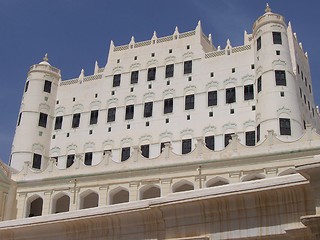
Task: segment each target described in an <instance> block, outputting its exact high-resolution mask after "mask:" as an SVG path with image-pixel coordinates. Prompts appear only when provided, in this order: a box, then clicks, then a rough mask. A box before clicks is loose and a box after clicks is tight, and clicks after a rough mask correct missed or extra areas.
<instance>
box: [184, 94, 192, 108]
mask: <svg viewBox="0 0 320 240" xmlns="http://www.w3.org/2000/svg"><path fill="white" fill-rule="evenodd" d="M184 109H185V110H190V109H194V94H191V95H187V96H186V97H185V104H184Z"/></svg>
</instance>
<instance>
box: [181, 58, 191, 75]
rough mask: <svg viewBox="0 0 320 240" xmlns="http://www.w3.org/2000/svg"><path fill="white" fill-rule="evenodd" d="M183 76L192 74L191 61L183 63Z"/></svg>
mask: <svg viewBox="0 0 320 240" xmlns="http://www.w3.org/2000/svg"><path fill="white" fill-rule="evenodd" d="M183 73H184V74H189V73H192V61H191V60H190V61H185V62H184V70H183Z"/></svg>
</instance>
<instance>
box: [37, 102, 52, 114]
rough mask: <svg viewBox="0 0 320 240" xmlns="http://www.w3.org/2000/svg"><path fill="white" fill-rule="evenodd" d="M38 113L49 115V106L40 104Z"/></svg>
mask: <svg viewBox="0 0 320 240" xmlns="http://www.w3.org/2000/svg"><path fill="white" fill-rule="evenodd" d="M39 112H46V113H49V112H50V106H49V105H48V104H45V103H41V104H40V105H39Z"/></svg>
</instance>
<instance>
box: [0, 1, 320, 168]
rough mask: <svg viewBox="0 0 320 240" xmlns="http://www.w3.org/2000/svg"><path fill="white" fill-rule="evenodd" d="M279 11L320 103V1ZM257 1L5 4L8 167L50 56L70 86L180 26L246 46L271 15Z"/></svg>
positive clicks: (3, 142)
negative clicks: (137, 44) (34, 77)
mask: <svg viewBox="0 0 320 240" xmlns="http://www.w3.org/2000/svg"><path fill="white" fill-rule="evenodd" d="M268 2H269V4H270V6H271V8H272V10H273V12H276V13H279V14H282V15H283V16H285V18H286V20H287V21H291V23H292V26H293V29H294V31H295V32H297V35H298V39H299V41H301V42H302V43H303V47H304V50H305V51H307V52H308V54H309V61H310V65H311V74H312V80H313V88H314V95H315V100H316V103H317V104H320V81H319V78H320V68H319V66H318V62H319V59H320V52H319V47H318V46H319V44H318V41H319V39H320V28H319V25H318V23H319V20H317V19H316V17H317V16H318V14H319V7H320V2H319V1H316V0H310V1H307V2H301V1H292V0H281V1H279V0H269V1H268ZM265 5H266V1H257V0H241V1H239V0H161V1H154V0H136V1H132V0H117V1H110V0H55V1H52V0H41V1H40V0H28V1H22V0H0V84H1V85H0V100H1V101H0V111H1V117H0V158H1V159H2V160H3V161H5V162H8V159H9V155H10V151H11V143H12V139H13V135H14V131H15V125H16V120H17V116H18V112H19V107H20V101H21V97H22V93H23V87H24V84H25V80H26V76H27V72H28V68H29V67H30V66H31V65H33V64H35V63H38V62H39V61H40V60H41V59H42V57H43V56H44V54H45V53H47V52H48V54H49V61H50V63H51V64H52V65H53V66H55V67H58V68H60V69H61V71H62V79H69V78H74V77H77V76H79V73H80V70H81V69H82V68H84V69H85V71H86V75H90V74H92V72H93V67H94V62H95V61H96V60H98V62H99V65H100V66H104V65H105V63H106V59H107V55H108V49H109V44H110V41H111V39H112V40H113V41H114V42H115V45H116V46H117V45H123V44H127V43H129V41H130V38H131V36H133V35H134V36H135V40H136V41H142V40H147V39H150V38H151V37H152V34H153V31H157V35H158V37H161V36H166V35H171V34H172V33H173V32H174V28H175V26H178V27H179V31H180V32H184V31H190V30H193V29H194V28H195V26H196V25H197V22H198V20H201V23H202V27H203V30H204V32H205V33H206V34H209V33H211V34H212V38H213V43H214V45H215V46H218V45H221V46H222V47H224V46H225V44H226V40H227V39H228V38H229V39H230V40H231V44H232V45H233V46H237V45H242V44H243V32H244V30H247V31H248V32H249V33H251V32H252V24H253V22H254V21H255V20H256V19H257V18H258V17H259V16H260V15H262V14H263V13H264V9H265Z"/></svg>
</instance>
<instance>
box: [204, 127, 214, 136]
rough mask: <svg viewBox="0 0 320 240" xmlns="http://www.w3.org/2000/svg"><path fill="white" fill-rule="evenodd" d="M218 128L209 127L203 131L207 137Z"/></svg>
mask: <svg viewBox="0 0 320 240" xmlns="http://www.w3.org/2000/svg"><path fill="white" fill-rule="evenodd" d="M216 130H217V128H216V127H215V126H208V127H205V128H204V129H203V131H202V132H203V135H206V133H208V132H214V133H215V132H216Z"/></svg>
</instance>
